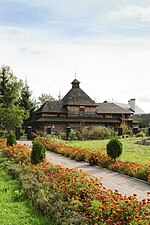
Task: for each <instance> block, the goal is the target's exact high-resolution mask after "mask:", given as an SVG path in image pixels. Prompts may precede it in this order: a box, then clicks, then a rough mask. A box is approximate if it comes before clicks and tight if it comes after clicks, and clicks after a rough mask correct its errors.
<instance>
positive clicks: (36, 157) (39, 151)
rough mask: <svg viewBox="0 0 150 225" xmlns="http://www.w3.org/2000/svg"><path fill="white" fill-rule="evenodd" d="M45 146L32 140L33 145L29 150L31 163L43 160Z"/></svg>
mask: <svg viewBox="0 0 150 225" xmlns="http://www.w3.org/2000/svg"><path fill="white" fill-rule="evenodd" d="M45 151H46V148H45V147H44V145H43V144H42V143H40V142H33V147H32V151H31V163H32V164H38V163H41V162H43V161H44V159H45V156H46V153H45Z"/></svg>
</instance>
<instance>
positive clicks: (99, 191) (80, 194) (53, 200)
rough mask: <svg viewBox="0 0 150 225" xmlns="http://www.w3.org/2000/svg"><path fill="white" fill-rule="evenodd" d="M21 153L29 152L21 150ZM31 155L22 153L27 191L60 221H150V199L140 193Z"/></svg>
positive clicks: (145, 222)
mask: <svg viewBox="0 0 150 225" xmlns="http://www.w3.org/2000/svg"><path fill="white" fill-rule="evenodd" d="M3 150H5V152H7V151H8V154H7V155H9V154H10V151H13V154H14V155H16V156H17V155H20V147H19V146H18V148H16V147H15V148H14V146H13V148H11V149H10V148H3ZM21 154H23V155H25V154H26V153H25V152H24V151H21ZM28 156H29V154H27V157H24V156H22V158H25V160H24V161H23V163H22V164H19V165H20V167H21V168H22V175H20V176H19V178H20V179H21V181H22V183H23V187H24V190H25V191H26V193H27V195H29V196H30V198H31V199H32V200H33V202H34V203H35V204H36V205H37V206H38V208H39V209H40V210H41V211H43V212H44V213H45V214H46V215H50V216H53V218H54V219H55V221H56V222H57V224H66V225H70V224H97V225H100V224H106V225H110V224H120V225H125V224H146V225H148V224H149V198H147V199H143V200H142V201H138V199H137V197H136V194H134V195H133V196H129V197H128V196H124V195H122V194H120V193H118V191H117V190H116V191H112V190H107V189H106V188H104V187H103V185H102V183H101V182H100V180H98V179H97V178H95V177H93V176H91V175H89V174H87V173H85V172H84V173H83V172H81V171H79V170H75V169H68V168H66V169H65V168H62V167H60V166H56V165H54V164H51V163H49V162H47V161H44V162H43V163H41V164H37V165H32V164H30V163H29V159H28ZM19 157H20V156H19ZM14 159H15V158H14ZM14 169H15V167H14ZM148 194H150V192H149V193H148ZM49 202H50V204H49ZM79 214H80V216H78V215H79ZM71 217H72V220H71ZM85 218H86V219H87V222H86V220H85Z"/></svg>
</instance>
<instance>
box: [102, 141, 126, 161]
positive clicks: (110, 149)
mask: <svg viewBox="0 0 150 225" xmlns="http://www.w3.org/2000/svg"><path fill="white" fill-rule="evenodd" d="M122 149H123V146H122V143H121V142H120V141H119V140H118V138H115V137H114V138H112V139H111V140H110V141H109V142H108V144H107V145H106V150H107V154H108V156H110V157H111V158H112V159H113V160H114V162H116V159H117V158H119V156H120V155H121V154H122Z"/></svg>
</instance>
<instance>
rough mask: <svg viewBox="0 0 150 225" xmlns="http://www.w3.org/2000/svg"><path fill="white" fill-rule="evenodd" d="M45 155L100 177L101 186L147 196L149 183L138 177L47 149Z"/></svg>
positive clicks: (28, 142) (129, 193)
mask: <svg viewBox="0 0 150 225" xmlns="http://www.w3.org/2000/svg"><path fill="white" fill-rule="evenodd" d="M18 142H19V143H20V144H22V145H24V144H26V145H29V146H31V145H32V142H31V141H18ZM46 155H47V158H48V160H49V161H50V162H52V163H55V164H58V165H61V166H62V167H65V168H78V169H81V170H82V171H85V172H87V173H89V174H92V175H94V176H95V177H97V178H101V177H102V183H103V186H105V187H106V188H107V189H111V190H118V191H119V192H120V193H121V194H123V195H127V196H130V195H133V194H137V197H138V199H139V200H142V199H143V198H147V197H148V195H147V192H150V185H149V184H148V183H147V182H144V181H141V180H139V179H136V178H133V177H129V176H126V175H123V174H120V173H117V172H113V171H110V170H107V169H105V168H100V167H98V166H90V165H89V164H88V163H86V162H77V161H75V160H72V159H70V158H67V157H64V156H62V155H60V154H57V153H54V152H49V151H47V152H46Z"/></svg>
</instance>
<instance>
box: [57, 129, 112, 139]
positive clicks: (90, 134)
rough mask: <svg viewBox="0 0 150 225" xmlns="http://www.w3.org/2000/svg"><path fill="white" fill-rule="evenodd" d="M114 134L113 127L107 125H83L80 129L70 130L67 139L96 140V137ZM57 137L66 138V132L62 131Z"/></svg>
mask: <svg viewBox="0 0 150 225" xmlns="http://www.w3.org/2000/svg"><path fill="white" fill-rule="evenodd" d="M113 136H115V132H114V130H113V129H111V128H108V127H103V126H99V127H83V128H82V129H81V130H77V131H75V130H73V129H71V130H70V133H69V137H68V140H69V141H72V140H97V139H107V138H110V137H113ZM59 138H61V139H63V140H66V134H64V133H62V134H60V135H59Z"/></svg>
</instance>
